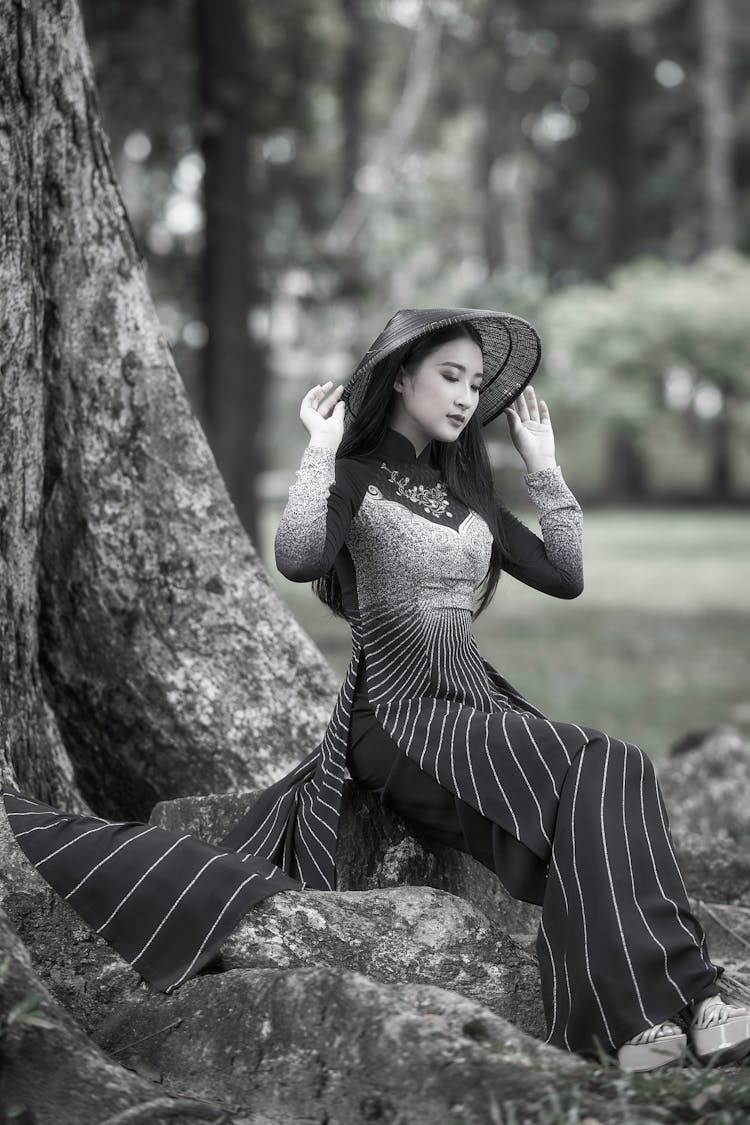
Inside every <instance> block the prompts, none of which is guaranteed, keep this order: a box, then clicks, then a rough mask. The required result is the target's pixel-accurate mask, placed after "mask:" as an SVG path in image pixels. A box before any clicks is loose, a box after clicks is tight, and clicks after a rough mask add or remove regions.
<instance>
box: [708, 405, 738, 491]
mask: <svg viewBox="0 0 750 1125" xmlns="http://www.w3.org/2000/svg"><path fill="white" fill-rule="evenodd" d="M734 407H735V400H734V398H733V396H732V395H730V394H729V393H728V392H727V390H726V388H725V387H721V410H720V411H719V412H718V414H717V415H716V417H715V418H714V420H713V445H712V449H711V499H712V501H714V502H718V503H719V504H721V503H725V502H726V501H728V500H731V498H732V476H733V474H732V416H733V410H734Z"/></svg>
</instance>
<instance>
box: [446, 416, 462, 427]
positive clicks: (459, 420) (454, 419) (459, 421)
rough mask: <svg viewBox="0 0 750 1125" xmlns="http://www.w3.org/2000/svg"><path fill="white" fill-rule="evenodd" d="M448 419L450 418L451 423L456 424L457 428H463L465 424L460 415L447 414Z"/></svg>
mask: <svg viewBox="0 0 750 1125" xmlns="http://www.w3.org/2000/svg"><path fill="white" fill-rule="evenodd" d="M446 418H448V420H449V421H450V422H455V423H456V425H457V426H463V424H464V420H463V418H461V417H459V415H458V414H446Z"/></svg>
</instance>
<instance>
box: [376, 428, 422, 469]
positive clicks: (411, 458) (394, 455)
mask: <svg viewBox="0 0 750 1125" xmlns="http://www.w3.org/2000/svg"><path fill="white" fill-rule="evenodd" d="M431 454H432V442H431V441H428V442H427V445H426V446H425V447H424V449H423V450H422V452H421V453H420V454H419V456H417V451H416V449H415V448H414V446H413V445H412V443H411V442H410V441H409V439H408V437H405V436H404V434H402V433H399V431H398V430H394V429H392V428H391V427H390V426H387V427H386V431H385V437H383V439H382V440H381V441H380V443H379V444H378V445H377V447H376V448H375V449H374V450H373V452H372V453H371V454H370V456H371V457H382V458H383V460H385V461H397V462H399V463H400V464H408V465H420V466H424V467H425V468H429V467H430V466H431Z"/></svg>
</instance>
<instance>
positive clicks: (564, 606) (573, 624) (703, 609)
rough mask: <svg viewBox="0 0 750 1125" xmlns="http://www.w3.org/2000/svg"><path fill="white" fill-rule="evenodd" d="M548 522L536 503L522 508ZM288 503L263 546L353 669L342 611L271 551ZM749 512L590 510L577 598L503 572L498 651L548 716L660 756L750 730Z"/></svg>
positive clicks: (493, 656) (316, 634) (491, 620)
mask: <svg viewBox="0 0 750 1125" xmlns="http://www.w3.org/2000/svg"><path fill="white" fill-rule="evenodd" d="M516 511H517V514H518V515H519V516H520V518H521V519H523V520H524V522H525V523H526V524H527V525H528V526H529V527H530V528H532V529H533V530H534V531H535V532H536V533H537V534H539V525H538V522H537V519H536V514H535V511H534V510H532V509H521V508H517V509H516ZM280 514H281V507H280V506H279V505H269V506H268V507H267V508H266V510H265V513H264V517H263V556H264V559H265V561H266V565H267V567H268V570H269V573H270V574H271V576H272V578H273V580H274V581H275V582H276V585H277V588H278V590H279V592H280V594H281V596H282V597H283V599H284V601H285V602H286V603H287V605H288V606H289V608H290V609H291V611H292V612H293V614H294V615H295V617H296V618H297V619H298V620H299V621H300V622H301V624H302V625H303V627H304V628H305V629H306V631H307V632H308V633H309V634H310V636H312V637H313V639H314V640H315V642H316V643H317V644H318V646H319V647H320V649H321V651H322V652H323V653H324V654H325V656H326V657H327V659H328V660H329V662H330V663H331V665H332V667H333V668H334V669H335V670H336V671H337V672H338V674H339V675H340V676H342V677H343V675H344V672H345V670H346V666H347V663H348V660H349V655H350V647H351V645H350V633H349V628H348V625H347V624H346V622H345V621H341V620H339V619H337V618H334V617H333V616H332V615H331V614H330V613H329V611H328V610H327V608H326V607H324V606H323V605H322V604H321V603H320V602H319V601H318V599H317V598H316V597H315V596H314V595H313V593H312V591H311V589H310V585H309V584H304V583H293V582H289V581H287V580H286V579H285V578H283V577H282V576H281V575H280V574H279V573H278V572H277V571H276V568H275V566H274V564H273V535H274V531H275V528H276V525H277V523H278V520H279V516H280ZM749 564H750V519H748V518H747V516H746V515H745V514H744V513H742V512H737V511H736V510H716V509H708V510H694V511H685V510H679V511H675V510H671V509H661V510H649V511H647V512H642V511H635V510H633V511H628V510H617V511H614V510H613V511H607V510H593V511H591V512H584V578H585V589H584V591H583V593H582V594H581V596H580V597H578V598H575V599H573V600H572V601H563V600H561V599H558V598H552V597H549V596H548V595H545V594H540V593H539V592H538V591H536V590H532V589H530V588H529V587H528V586H524V585H523V584H522V583H520V582H517V581H516V580H515V579H513V578H511V577H510V576H509V575H507V574H504V575H503V576H502V577H501V579H500V583H499V585H498V588H497V592H496V594H495V598H494V601H493V602H492V603H491V604H490V606H489V608H488V609H487V610H486V611H485V613H484V614H482V616H481V617H479V618H478V619H477V620H476V622H475V626H474V629H475V634H476V637H477V642H478V644H479V647H480V649H481V651H482V654H483V655H484V657H485V658H486V659H487V660H489V661H490V663H491V664H493V665H494V666H495V667H496V668H497V669H498V670H499V671H501V672H502V674H503V675H504V676H505V677H506V678H507V679H508V680H510V682H511V683H512V684H513V685H514V686H515V687H516V688H518V689H519V691H521V693H522V694H523V695H525V696H526V698H527V699H529V700H530V701H531V702H532V703H534V704H535V705H536V706H537V707H538V708H540V709H541V710H542V711H544V713H545V714H546V715H548V716H549V717H550V718H555V719H561V720H566V721H573V722H578V723H582V724H585V725H587V726H593V727H598V728H599V729H600V730H604V731H607V732H608V733H609V734H610V735H613V736H615V737H618V738H624V739H627V740H628V741H630V742H634V743H636V745H638V746H640V747H642V749H644V750H646V751H647V752H648V753H649V754H651V755H652V756H654V757H659V756H660V755H662V754H665V753H667V752H668V751H669V749H670V747H671V746H672V745H673V744H674V743H675V742H676V741H678V740H680V739H681V738H683V737H684V735H685V734H687V733H689V732H691V731H700V730H704V729H706V728H709V727H712V726H715V725H716V724H717V723H720V722H730V723H732V724H734V725H735V726H736V727H738V728H739V729H740V730H741V731H742V732H743V733H744V734H745V735H747V736H748V737H750V565H749Z"/></svg>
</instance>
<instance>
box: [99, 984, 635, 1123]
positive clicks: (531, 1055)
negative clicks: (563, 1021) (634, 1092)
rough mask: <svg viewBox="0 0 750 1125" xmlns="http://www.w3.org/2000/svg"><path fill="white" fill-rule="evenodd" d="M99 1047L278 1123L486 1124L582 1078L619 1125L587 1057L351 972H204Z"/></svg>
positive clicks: (461, 1006) (127, 1012)
mask: <svg viewBox="0 0 750 1125" xmlns="http://www.w3.org/2000/svg"><path fill="white" fill-rule="evenodd" d="M178 1021H179V1022H178ZM155 1028H166V1029H168V1030H165V1031H164V1033H163V1034H157V1035H154V1034H152V1033H153V1031H154V1029H155ZM147 1036H148V1038H146V1037H147ZM97 1038H98V1039H99V1041H100V1042H101V1043H102V1044H103V1045H104V1047H105V1048H106V1049H108V1050H110V1051H115V1050H121V1049H122V1047H123V1045H125V1044H127V1043H130V1042H133V1041H135V1042H137V1043H138V1051H139V1053H140V1055H141V1057H142V1059H144V1060H146V1061H147V1062H148V1063H149V1065H150V1066H152V1067H153V1068H154V1070H155V1071H157V1072H158V1073H159V1074H160V1075H161V1078H162V1083H163V1086H164V1089H165V1090H172V1089H179V1090H180V1091H181V1092H182V1093H183V1094H185V1093H189V1094H191V1095H193V1096H195V1097H201V1098H209V1097H212V1096H213V1095H214V1093H215V1091H216V1090H217V1089H221V1090H222V1093H223V1096H224V1097H225V1098H227V1099H228V1100H230V1101H231V1102H233V1104H234V1107H235V1109H239V1108H244V1107H249V1108H251V1109H260V1108H261V1107H262V1110H263V1113H264V1114H265V1115H266V1118H267V1120H268V1122H269V1125H270V1123H271V1122H273V1123H279V1125H280V1123H282V1122H284V1123H286V1122H289V1123H291V1122H294V1123H299V1125H302V1122H305V1123H310V1122H320V1123H321V1125H323V1123H324V1122H327V1123H328V1125H355V1123H358V1122H370V1121H373V1122H393V1123H394V1125H395V1123H398V1125H424V1123H425V1122H439V1123H440V1125H442V1123H443V1122H446V1123H447V1122H461V1123H462V1125H487V1123H488V1122H491V1121H493V1120H501V1118H500V1117H499V1109H500V1107H501V1106H503V1105H504V1104H506V1103H507V1102H509V1101H513V1102H517V1103H519V1104H522V1105H526V1106H528V1105H530V1104H535V1103H536V1104H539V1103H540V1102H541V1100H542V1098H543V1096H545V1095H549V1094H550V1093H552V1092H557V1093H558V1094H559V1096H560V1097H561V1099H563V1102H564V1101H565V1099H566V1098H567V1097H570V1095H571V1088H572V1087H573V1086H575V1085H576V1084H579V1083H580V1085H581V1087H582V1088H583V1090H584V1093H583V1095H582V1097H583V1101H582V1104H583V1106H584V1109H585V1113H588V1114H589V1115H590V1116H591V1117H594V1118H595V1119H597V1120H598V1121H600V1122H602V1123H604V1122H609V1121H616V1120H618V1118H617V1115H616V1112H615V1108H616V1107H615V1106H613V1105H610V1104H608V1102H607V1101H606V1100H605V1097H603V1096H602V1094H601V1093H599V1094H597V1093H594V1092H590V1093H587V1092H586V1087H587V1084H588V1083H589V1082H591V1080H592V1077H593V1074H592V1072H595V1071H596V1069H597V1068H595V1067H593V1066H591V1065H590V1064H587V1063H585V1062H584V1061H583V1060H580V1059H578V1058H575V1057H573V1056H571V1055H568V1054H567V1053H565V1052H561V1051H558V1050H556V1049H554V1048H551V1047H546V1046H544V1044H541V1043H539V1042H538V1041H536V1040H535V1039H532V1038H530V1037H529V1036H526V1035H524V1034H523V1033H522V1032H520V1031H519V1030H518V1029H517V1028H514V1027H513V1025H512V1024H510V1023H508V1022H507V1021H505V1020H503V1019H501V1018H500V1017H498V1016H495V1015H493V1014H492V1013H491V1012H489V1011H488V1010H487V1008H484V1007H482V1006H481V1005H479V1004H476V1003H475V1002H473V1001H471V1000H468V999H466V998H465V997H462V996H459V995H457V994H456V993H455V992H449V991H447V990H445V989H442V988H437V987H433V986H430V985H419V984H408V985H386V984H383V983H381V982H377V981H374V980H372V979H371V978H369V977H367V976H364V975H363V974H361V973H356V972H352V971H350V970H348V969H331V968H305V969H301V968H300V969H290V970H283V971H278V970H273V969H266V970H262V969H254V970H253V969H235V970H231V971H229V972H225V973H222V974H220V975H219V976H215V977H205V976H202V977H197V978H195V979H193V980H191V981H188V982H187V983H186V984H185V985H184V986H183V987H182V988H180V990H179V991H178V992H177V993H175V994H174V995H172V996H169V997H163V996H159V995H156V994H151V995H149V996H147V997H144V998H143V999H142V1000H140V1001H139V1002H138V1003H133V1004H132V1005H121V1006H119V1007H118V1009H117V1010H116V1011H115V1012H113V1013H112V1015H111V1016H110V1017H109V1018H108V1019H107V1020H106V1021H105V1023H103V1024H102V1026H101V1027H100V1028H99V1029H98V1031H97ZM592 1085H593V1083H592ZM493 1114H494V1117H493ZM584 1115H585V1114H584Z"/></svg>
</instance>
